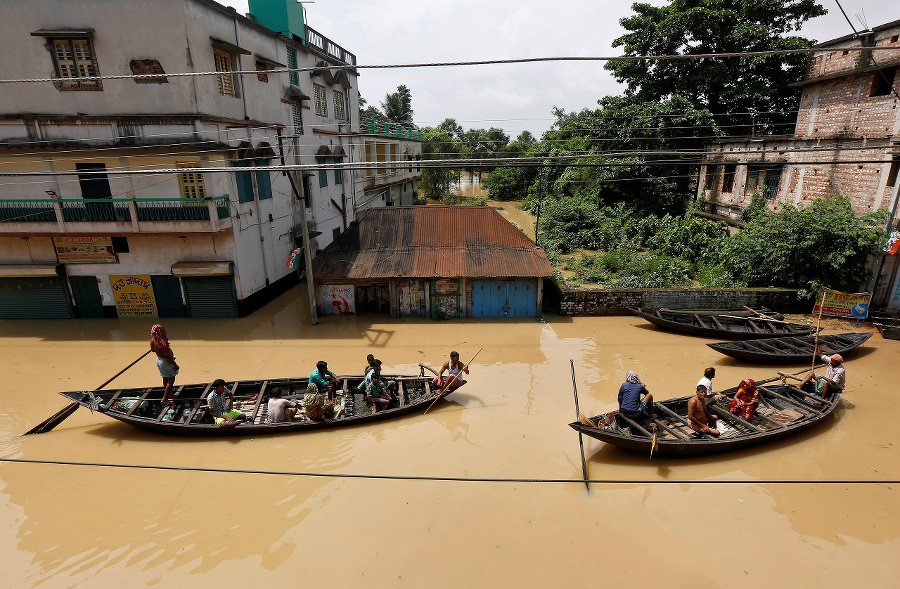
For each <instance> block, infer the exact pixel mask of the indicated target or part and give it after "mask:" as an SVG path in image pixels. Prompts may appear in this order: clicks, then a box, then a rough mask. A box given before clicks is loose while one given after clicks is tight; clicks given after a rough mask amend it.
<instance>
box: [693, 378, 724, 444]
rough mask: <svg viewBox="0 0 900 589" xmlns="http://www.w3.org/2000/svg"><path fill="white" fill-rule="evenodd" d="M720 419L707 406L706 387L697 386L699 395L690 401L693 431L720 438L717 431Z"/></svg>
mask: <svg viewBox="0 0 900 589" xmlns="http://www.w3.org/2000/svg"><path fill="white" fill-rule="evenodd" d="M717 420H718V418H717V417H716V416H715V415H713V413H712V412H711V411H710V410H709V408H708V407H707V406H706V387H705V386H703V385H702V384H698V385H697V394H696V395H694V396H693V397H691V399H690V400H689V401H688V423H690V426H691V429H692V430H694V431H695V432H698V433H701V434H708V435H711V436H715V437H719V435H720V432H719V430H717V429H715V427H714V426H715V425H716V421H717Z"/></svg>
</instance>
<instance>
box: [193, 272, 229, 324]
mask: <svg viewBox="0 0 900 589" xmlns="http://www.w3.org/2000/svg"><path fill="white" fill-rule="evenodd" d="M182 280H183V283H184V294H185V297H186V298H187V304H188V314H189V315H190V316H191V317H193V318H195V319H217V318H225V317H237V316H238V307H237V296H236V295H235V290H234V277H232V276H205V277H199V276H192V277H184V278H182Z"/></svg>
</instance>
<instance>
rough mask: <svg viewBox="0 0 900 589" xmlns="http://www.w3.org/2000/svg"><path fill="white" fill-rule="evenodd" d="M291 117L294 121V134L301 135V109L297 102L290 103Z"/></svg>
mask: <svg viewBox="0 0 900 589" xmlns="http://www.w3.org/2000/svg"><path fill="white" fill-rule="evenodd" d="M291 116H292V117H293V119H294V133H296V134H297V135H303V107H302V106H301V105H300V101H299V100H292V101H291Z"/></svg>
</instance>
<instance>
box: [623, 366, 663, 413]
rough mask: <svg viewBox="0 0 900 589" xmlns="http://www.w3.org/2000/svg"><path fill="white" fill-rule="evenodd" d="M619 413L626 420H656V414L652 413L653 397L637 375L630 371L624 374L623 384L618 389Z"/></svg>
mask: <svg viewBox="0 0 900 589" xmlns="http://www.w3.org/2000/svg"><path fill="white" fill-rule="evenodd" d="M641 397H644V398H643V399H642V398H641ZM619 411H620V412H621V413H622V415H624V416H625V417H627V418H628V419H645V418H647V417H649V418H650V419H656V414H654V413H653V395H651V394H650V391H648V390H647V387H645V386H644V383H642V382H641V379H640V378H639V377H638V375H637V373H636V372H633V371H631V370H629V371H628V372H626V373H625V382H623V383H622V386H621V387H619Z"/></svg>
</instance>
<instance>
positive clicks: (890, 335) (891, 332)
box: [875, 323, 900, 340]
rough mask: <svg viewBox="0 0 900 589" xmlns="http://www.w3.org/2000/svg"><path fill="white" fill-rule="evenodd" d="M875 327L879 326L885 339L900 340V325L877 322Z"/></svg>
mask: <svg viewBox="0 0 900 589" xmlns="http://www.w3.org/2000/svg"><path fill="white" fill-rule="evenodd" d="M875 327H877V328H878V331H879V332H881V337H883V338H884V339H897V340H900V326H897V325H885V324H883V323H876V324H875Z"/></svg>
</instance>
